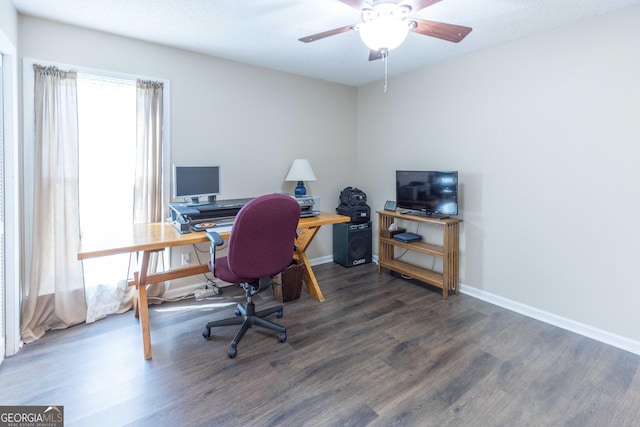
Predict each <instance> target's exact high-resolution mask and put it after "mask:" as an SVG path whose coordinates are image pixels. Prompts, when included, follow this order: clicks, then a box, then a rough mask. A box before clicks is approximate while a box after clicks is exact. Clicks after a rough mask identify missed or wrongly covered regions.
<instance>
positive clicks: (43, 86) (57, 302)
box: [21, 65, 86, 343]
mask: <svg viewBox="0 0 640 427" xmlns="http://www.w3.org/2000/svg"><path fill="white" fill-rule="evenodd" d="M34 74H35V81H34V89H35V103H34V108H35V111H34V113H35V159H34V166H35V170H34V177H33V179H34V203H33V205H34V214H33V218H34V223H33V242H32V248H33V249H32V251H33V253H32V257H31V265H30V268H31V274H30V281H29V283H28V284H27V285H26V286H25V289H23V299H22V326H21V335H22V340H23V341H24V342H27V343H28V342H32V341H34V340H36V339H38V338H40V337H41V336H42V335H44V333H45V331H47V330H49V329H62V328H66V327H68V326H71V325H75V324H77V323H81V322H83V321H84V320H85V316H86V304H85V295H84V284H83V279H82V264H81V263H80V261H78V260H77V250H78V247H79V242H80V225H79V224H80V222H79V209H78V114H77V94H76V73H74V72H68V71H62V70H59V69H57V68H55V67H42V66H39V65H34Z"/></svg>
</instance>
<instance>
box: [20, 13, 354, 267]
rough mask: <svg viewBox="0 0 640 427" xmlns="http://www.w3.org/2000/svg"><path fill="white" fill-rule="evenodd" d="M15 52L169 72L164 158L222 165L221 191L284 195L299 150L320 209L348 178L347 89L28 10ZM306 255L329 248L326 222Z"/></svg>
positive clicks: (350, 109) (333, 201)
mask: <svg viewBox="0 0 640 427" xmlns="http://www.w3.org/2000/svg"><path fill="white" fill-rule="evenodd" d="M19 54H20V56H21V57H30V58H34V59H40V60H46V61H52V62H58V63H63V64H75V65H82V66H86V67H92V68H99V69H105V70H111V71H116V72H119V73H128V74H133V75H143V76H154V77H157V78H164V79H168V80H170V82H171V123H170V133H171V137H170V138H171V160H172V163H183V164H186V163H195V164H203V163H215V164H220V165H221V167H222V179H221V180H222V192H223V194H222V196H221V198H223V199H229V198H238V197H253V196H257V195H260V194H263V193H269V192H281V191H286V192H291V193H292V192H293V188H294V187H295V183H285V182H284V178H285V176H286V173H287V171H288V169H289V166H290V165H291V162H292V160H293V159H295V158H297V157H305V158H307V159H309V161H310V162H311V165H312V167H313V169H314V172H315V174H316V176H317V178H318V181H316V182H311V183H307V191H308V193H309V194H313V195H317V196H320V201H321V209H322V210H324V211H329V212H335V207H336V206H337V205H338V196H339V193H340V190H341V189H342V188H344V187H346V186H348V185H353V184H354V182H355V179H356V172H355V168H354V167H353V164H354V163H355V160H356V145H355V141H356V105H357V93H356V89H354V88H351V87H348V86H343V85H338V84H333V83H327V82H322V81H318V80H314V79H309V78H304V77H299V76H295V75H290V74H285V73H281V72H276V71H271V70H267V69H263V68H259V67H254V66H248V65H243V64H239V63H235V62H230V61H226V60H221V59H217V58H212V57H209V56H205V55H200V54H196V53H191V52H187V51H183V50H179V49H173V48H169V47H164V46H160V45H155V44H150V43H145V42H140V41H135V40H132V39H127V38H122V37H116V36H112V35H108V34H105V33H100V32H95V31H88V30H84V29H80V28H77V27H72V26H68V25H62V24H57V23H53V22H50V21H45V20H41V19H37V18H32V17H26V16H20V18H19ZM116 171H117V168H114V172H116ZM309 256H310V257H311V258H318V257H327V256H328V257H331V256H332V238H331V228H330V227H324V228H323V229H321V230H320V232H319V234H318V236H317V237H316V239H315V240H314V242H313V243H312V246H311V247H310V250H309Z"/></svg>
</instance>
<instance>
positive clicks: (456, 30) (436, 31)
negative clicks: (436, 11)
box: [411, 19, 472, 43]
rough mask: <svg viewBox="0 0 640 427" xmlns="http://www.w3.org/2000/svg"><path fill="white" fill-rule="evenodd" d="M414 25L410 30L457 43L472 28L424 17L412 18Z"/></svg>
mask: <svg viewBox="0 0 640 427" xmlns="http://www.w3.org/2000/svg"><path fill="white" fill-rule="evenodd" d="M412 21H414V22H415V23H416V27H415V28H413V29H412V30H411V31H413V32H414V33H419V34H424V35H425V36H431V37H436V38H439V39H442V40H448V41H450V42H454V43H458V42H459V41H461V40H462V39H464V38H465V37H466V36H467V34H469V33H470V32H471V30H472V28H470V27H463V26H462V25H453V24H445V23H444V22H435V21H426V20H424V19H412Z"/></svg>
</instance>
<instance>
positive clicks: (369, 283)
mask: <svg viewBox="0 0 640 427" xmlns="http://www.w3.org/2000/svg"><path fill="white" fill-rule="evenodd" d="M314 270H315V271H316V273H317V276H318V279H319V281H320V283H321V287H322V290H323V292H324V295H325V298H326V300H325V302H324V303H319V302H316V301H315V300H312V299H310V298H309V297H308V295H307V294H306V290H303V293H302V297H301V298H300V299H299V300H296V301H292V302H289V303H287V304H286V307H285V316H284V318H283V319H280V320H278V321H279V322H280V323H282V324H283V325H285V326H286V327H287V332H288V339H287V342H286V343H284V344H280V343H278V341H277V334H275V333H271V332H263V331H262V330H260V329H258V328H253V329H251V330H249V332H248V333H247V335H246V336H245V338H244V339H243V340H242V341H241V343H240V345H239V347H238V356H237V357H236V358H235V359H229V358H228V357H227V347H228V342H229V341H230V340H231V338H232V337H233V335H234V333H235V331H236V329H237V328H236V327H225V328H222V329H218V330H214V334H216V336H215V337H214V338H213V339H212V340H211V341H207V340H205V339H204V338H203V337H202V336H201V329H202V327H203V325H204V324H205V323H206V321H208V320H210V319H215V318H223V317H228V316H229V315H231V314H232V308H225V309H221V308H219V307H218V308H216V307H214V303H219V302H229V301H237V300H238V299H239V298H238V297H239V296H240V292H239V291H238V290H239V288H232V289H228V290H226V292H225V293H224V295H223V296H224V297H225V298H223V299H220V300H207V301H201V302H195V301H194V300H187V301H183V302H181V303H172V304H163V305H159V306H152V307H151V309H150V318H151V338H152V343H153V360H151V361H145V360H144V359H143V357H142V346H141V337H140V331H139V327H138V323H137V321H136V320H135V319H134V318H133V315H132V313H131V312H128V313H125V314H123V315H113V316H110V317H109V318H107V319H104V320H101V321H99V322H96V323H94V324H91V325H80V326H76V327H73V328H70V329H67V330H63V331H50V332H48V333H47V334H46V335H45V337H43V338H42V339H40V340H39V341H37V342H35V343H33V344H30V345H26V346H25V347H24V348H23V349H22V350H21V351H20V352H19V354H18V355H16V356H13V357H10V358H8V359H6V360H5V361H4V362H3V363H2V364H1V365H0V405H63V406H64V411H65V420H66V424H65V425H67V426H72V425H77V426H92V427H97V426H103V425H104V426H119V425H135V426H151V425H153V426H227V425H229V426H277V425H283V426H305V425H308V426H368V425H370V426H391V425H400V426H415V425H417V426H580V427H583V426H598V427H601V426H616V427H620V426H638V425H640V369H639V367H640V357H639V356H637V355H633V354H631V353H628V352H625V351H622V350H619V349H616V348H613V347H610V346H608V345H605V344H601V343H598V342H596V341H593V340H591V339H588V338H584V337H582V336H579V335H576V334H573V333H570V332H567V331H564V330H562V329H559V328H555V327H553V326H549V325H547V324H544V323H541V322H538V321H535V320H532V319H528V318H526V317H524V316H521V315H518V314H515V313H513V312H510V311H508V310H504V309H501V308H498V307H495V306H492V305H490V304H487V303H484V302H481V301H478V300H476V299H474V298H471V297H469V296H466V295H457V296H452V297H450V298H449V299H448V300H446V301H443V300H442V299H441V297H440V294H439V293H438V292H437V291H435V290H433V289H430V288H428V287H425V286H421V285H418V284H415V283H412V282H411V281H407V280H403V279H400V278H395V277H393V276H391V275H389V274H383V275H378V274H377V272H376V266H375V265H374V264H368V265H361V266H358V267H353V268H350V269H347V268H344V267H341V266H339V265H336V264H324V265H321V266H317V267H315V268H314ZM257 300H258V304H260V303H262V305H263V306H264V305H270V304H273V303H274V301H273V299H272V298H271V296H270V294H268V293H263V294H261V295H260V296H259V298H258V299H257ZM274 320H277V319H275V318H274Z"/></svg>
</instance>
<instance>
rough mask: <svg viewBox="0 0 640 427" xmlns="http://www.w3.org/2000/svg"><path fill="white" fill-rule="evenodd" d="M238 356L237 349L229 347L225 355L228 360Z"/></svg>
mask: <svg viewBox="0 0 640 427" xmlns="http://www.w3.org/2000/svg"><path fill="white" fill-rule="evenodd" d="M237 354H238V349H236V348H233V347H231V348H230V349H229V350H228V351H227V355H228V356H229V359H233V358H234V357H236V355H237Z"/></svg>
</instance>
